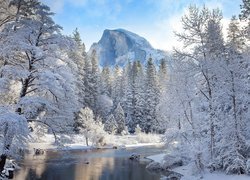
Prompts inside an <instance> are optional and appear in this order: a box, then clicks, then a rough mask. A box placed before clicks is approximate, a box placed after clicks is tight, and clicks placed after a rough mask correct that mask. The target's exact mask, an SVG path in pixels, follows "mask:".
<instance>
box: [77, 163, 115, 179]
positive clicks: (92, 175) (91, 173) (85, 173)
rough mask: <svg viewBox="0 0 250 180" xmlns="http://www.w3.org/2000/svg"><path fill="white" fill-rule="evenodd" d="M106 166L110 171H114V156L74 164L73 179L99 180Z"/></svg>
mask: <svg viewBox="0 0 250 180" xmlns="http://www.w3.org/2000/svg"><path fill="white" fill-rule="evenodd" d="M85 161H87V159H86V160H85ZM106 168H107V169H108V171H110V172H112V171H114V158H94V159H90V164H85V163H84V162H83V163H79V164H76V165H75V179H81V180H99V179H100V177H102V175H103V173H105V169H106Z"/></svg>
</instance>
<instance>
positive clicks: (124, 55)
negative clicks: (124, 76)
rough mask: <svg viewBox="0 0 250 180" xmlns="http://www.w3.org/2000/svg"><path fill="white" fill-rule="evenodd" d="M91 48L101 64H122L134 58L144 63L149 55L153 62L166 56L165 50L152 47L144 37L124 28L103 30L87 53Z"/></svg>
mask: <svg viewBox="0 0 250 180" xmlns="http://www.w3.org/2000/svg"><path fill="white" fill-rule="evenodd" d="M93 50H96V52H97V56H98V58H99V62H100V65H101V66H114V65H116V64H117V65H120V66H124V65H125V64H126V63H127V62H128V61H131V62H132V61H134V60H139V61H141V62H142V63H143V64H144V63H145V62H146V61H147V59H148V58H149V57H150V56H151V57H152V58H153V59H154V61H155V62H158V61H159V60H161V59H163V58H165V57H166V52H164V51H161V50H157V49H154V48H153V47H152V46H151V45H150V44H149V42H148V41H147V40H146V39H145V38H143V37H140V36H139V35H137V34H134V33H132V32H129V31H127V30H124V29H116V30H105V31H104V32H103V35H102V38H101V39H100V41H99V42H98V43H94V44H93V45H92V46H91V48H90V50H89V52H88V53H89V54H90V53H91V52H92V51H93Z"/></svg>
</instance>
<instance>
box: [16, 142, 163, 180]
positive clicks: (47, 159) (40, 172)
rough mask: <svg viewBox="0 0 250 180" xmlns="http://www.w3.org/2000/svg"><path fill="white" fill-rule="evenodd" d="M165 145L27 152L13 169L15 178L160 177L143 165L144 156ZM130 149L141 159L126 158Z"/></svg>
mask: <svg viewBox="0 0 250 180" xmlns="http://www.w3.org/2000/svg"><path fill="white" fill-rule="evenodd" d="M164 149H165V148H164V147H156V146H148V147H137V148H129V149H105V150H100V149H99V150H71V151H54V152H53V151H49V152H47V153H46V154H45V155H41V156H33V155H26V156H25V158H24V160H23V161H22V162H20V166H21V169H20V170H18V171H16V172H15V175H14V179H15V180H159V179H160V178H161V177H162V174H160V173H152V172H149V171H148V170H147V169H146V165H147V164H148V163H149V160H147V159H145V158H144V157H146V156H149V155H154V154H158V153H163V152H165V150H164ZM133 153H137V154H140V155H141V160H140V161H132V160H129V156H130V155H131V154H133Z"/></svg>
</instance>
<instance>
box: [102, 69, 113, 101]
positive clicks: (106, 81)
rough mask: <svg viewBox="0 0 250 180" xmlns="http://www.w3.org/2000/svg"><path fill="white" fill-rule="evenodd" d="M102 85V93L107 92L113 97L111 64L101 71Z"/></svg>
mask: <svg viewBox="0 0 250 180" xmlns="http://www.w3.org/2000/svg"><path fill="white" fill-rule="evenodd" d="M101 79H102V85H101V94H106V95H107V96H108V97H111V94H112V85H111V84H112V74H111V70H110V67H109V66H105V67H103V69H102V73H101Z"/></svg>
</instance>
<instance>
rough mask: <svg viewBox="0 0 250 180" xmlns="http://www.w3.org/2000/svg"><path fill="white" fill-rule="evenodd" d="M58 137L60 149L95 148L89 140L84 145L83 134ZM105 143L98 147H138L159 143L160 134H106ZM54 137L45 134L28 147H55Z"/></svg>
mask: <svg viewBox="0 0 250 180" xmlns="http://www.w3.org/2000/svg"><path fill="white" fill-rule="evenodd" d="M58 138H59V139H60V141H61V142H62V143H63V146H59V148H60V149H61V150H76V149H79V150H81V149H82V150H84V149H92V148H95V147H96V146H94V145H93V144H92V143H91V142H90V143H89V146H87V145H86V142H85V137H84V136H83V135H59V136H58ZM105 138H106V142H107V143H106V145H105V146H103V147H98V148H113V147H116V148H130V147H139V146H151V145H161V144H163V143H162V141H161V136H160V135H155V134H151V135H146V134H140V135H124V136H118V135H107V137H105ZM54 142H55V139H54V136H53V135H49V134H46V135H45V136H43V137H41V138H39V140H36V141H34V142H32V143H29V149H33V148H36V149H38V148H40V149H45V150H48V149H57V148H58V146H57V145H55V144H54Z"/></svg>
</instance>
